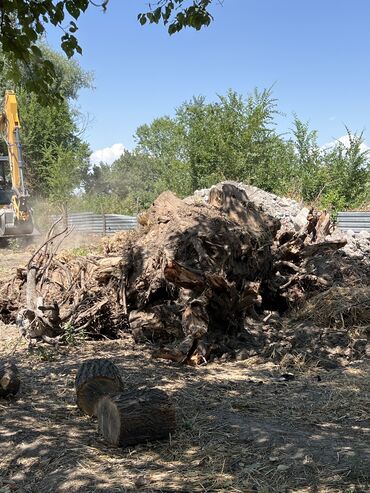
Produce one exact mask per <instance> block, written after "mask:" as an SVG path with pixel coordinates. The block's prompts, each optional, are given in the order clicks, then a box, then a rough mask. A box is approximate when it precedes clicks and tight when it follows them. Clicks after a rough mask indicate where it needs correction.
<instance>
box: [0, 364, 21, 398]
mask: <svg viewBox="0 0 370 493" xmlns="http://www.w3.org/2000/svg"><path fill="white" fill-rule="evenodd" d="M19 387H20V380H19V378H18V369H17V367H16V366H15V364H14V363H12V362H5V363H0V397H8V396H12V395H15V394H17V392H18V390H19Z"/></svg>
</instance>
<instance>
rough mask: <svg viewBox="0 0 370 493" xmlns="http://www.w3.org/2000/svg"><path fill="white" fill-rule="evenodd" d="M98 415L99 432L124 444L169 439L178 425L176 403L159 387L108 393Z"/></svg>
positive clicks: (100, 404)
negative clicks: (113, 393) (115, 393)
mask: <svg viewBox="0 0 370 493" xmlns="http://www.w3.org/2000/svg"><path fill="white" fill-rule="evenodd" d="M97 414H98V424H99V432H100V433H101V434H102V435H103V437H104V438H105V440H107V442H109V443H110V444H112V445H116V446H120V447H127V446H128V445H137V444H138V443H145V442H147V441H153V440H161V439H167V438H168V437H169V435H170V434H171V433H173V432H174V430H175V427H176V413H175V409H174V406H173V404H172V403H171V401H170V399H169V398H168V395H167V394H166V393H165V392H163V391H162V390H159V389H148V390H134V391H131V392H127V393H125V394H120V395H115V396H106V397H104V398H103V399H101V400H100V402H99V404H98V409H97Z"/></svg>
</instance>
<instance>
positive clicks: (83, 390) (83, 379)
mask: <svg viewBox="0 0 370 493" xmlns="http://www.w3.org/2000/svg"><path fill="white" fill-rule="evenodd" d="M75 388H76V396H77V406H78V407H79V408H80V409H81V411H83V412H84V413H86V414H88V415H89V416H96V409H97V405H98V402H99V400H100V399H101V398H102V397H104V396H106V395H113V394H117V393H118V392H121V391H122V389H123V383H122V379H121V376H120V373H119V370H118V368H117V367H116V365H115V364H114V363H112V361H110V360H109V359H91V360H88V361H85V362H84V363H82V365H81V366H80V368H79V370H78V372H77V375H76V381H75Z"/></svg>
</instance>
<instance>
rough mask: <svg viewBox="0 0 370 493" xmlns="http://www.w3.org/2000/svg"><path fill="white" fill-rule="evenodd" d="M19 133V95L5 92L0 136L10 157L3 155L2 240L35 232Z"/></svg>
mask: <svg viewBox="0 0 370 493" xmlns="http://www.w3.org/2000/svg"><path fill="white" fill-rule="evenodd" d="M19 133H20V122H19V114H18V104H17V99H16V95H15V93H14V92H13V91H6V92H5V97H4V100H3V106H2V109H1V110H0V135H2V136H3V138H4V140H5V142H6V145H7V149H8V155H7V156H0V239H7V238H21V237H26V236H32V234H33V232H34V225H33V217H32V209H31V207H30V205H29V194H28V191H27V189H26V187H25V182H24V162H23V157H22V145H21V140H20V134H19Z"/></svg>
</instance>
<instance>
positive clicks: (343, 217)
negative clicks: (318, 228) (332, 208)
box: [337, 212, 370, 233]
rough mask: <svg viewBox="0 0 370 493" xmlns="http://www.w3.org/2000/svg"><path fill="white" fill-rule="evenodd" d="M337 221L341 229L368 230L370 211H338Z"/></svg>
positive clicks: (369, 226) (356, 231)
mask: <svg viewBox="0 0 370 493" xmlns="http://www.w3.org/2000/svg"><path fill="white" fill-rule="evenodd" d="M337 221H338V227H339V229H341V230H342V231H348V230H349V229H350V230H352V231H353V232H354V233H359V232H360V231H369V232H370V212H338V217H337Z"/></svg>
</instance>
